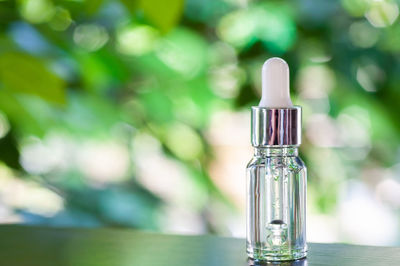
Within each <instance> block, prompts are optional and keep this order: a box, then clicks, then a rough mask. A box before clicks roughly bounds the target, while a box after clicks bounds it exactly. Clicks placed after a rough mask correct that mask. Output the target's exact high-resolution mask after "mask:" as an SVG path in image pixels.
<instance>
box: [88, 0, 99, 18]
mask: <svg viewBox="0 0 400 266" xmlns="http://www.w3.org/2000/svg"><path fill="white" fill-rule="evenodd" d="M102 4H103V0H86V1H85V8H86V12H87V13H88V14H89V15H93V14H95V13H96V12H97V11H98V10H99V8H100V7H101V5H102Z"/></svg>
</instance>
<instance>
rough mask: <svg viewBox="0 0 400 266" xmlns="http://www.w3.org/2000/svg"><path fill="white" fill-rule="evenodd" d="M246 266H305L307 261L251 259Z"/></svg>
mask: <svg viewBox="0 0 400 266" xmlns="http://www.w3.org/2000/svg"><path fill="white" fill-rule="evenodd" d="M247 263H248V266H307V265H308V263H307V259H306V258H304V259H301V260H295V261H254V260H252V259H248V260H247Z"/></svg>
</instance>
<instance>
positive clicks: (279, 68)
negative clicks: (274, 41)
mask: <svg viewBox="0 0 400 266" xmlns="http://www.w3.org/2000/svg"><path fill="white" fill-rule="evenodd" d="M261 76H262V96H261V101H260V104H259V106H260V107H268V108H289V107H293V104H292V101H291V100H290V89H289V66H288V64H287V63H286V62H285V60H283V59H282V58H279V57H273V58H270V59H268V60H267V61H265V63H264V65H263V67H262V73H261Z"/></svg>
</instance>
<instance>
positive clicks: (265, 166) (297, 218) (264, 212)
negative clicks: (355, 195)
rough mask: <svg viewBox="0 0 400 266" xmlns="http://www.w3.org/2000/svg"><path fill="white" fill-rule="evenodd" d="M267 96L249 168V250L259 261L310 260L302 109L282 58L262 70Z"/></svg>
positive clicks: (256, 120)
mask: <svg viewBox="0 0 400 266" xmlns="http://www.w3.org/2000/svg"><path fill="white" fill-rule="evenodd" d="M262 83H263V84H262V98H261V101H260V104H259V106H253V107H252V109H251V131H252V132H251V143H252V146H253V147H254V157H253V158H252V160H251V161H250V162H249V164H248V166H247V254H248V256H249V257H250V258H252V259H254V260H257V261H283V260H296V259H300V258H304V257H306V255H307V244H306V190H307V170H306V166H305V165H304V163H303V161H302V160H301V159H300V157H299V156H298V147H299V145H300V144H301V107H299V106H293V104H292V102H291V99H290V93H289V67H288V65H287V63H286V62H285V61H284V60H283V59H280V58H276V57H275V58H271V59H269V60H267V61H266V62H265V63H264V65H263V68H262Z"/></svg>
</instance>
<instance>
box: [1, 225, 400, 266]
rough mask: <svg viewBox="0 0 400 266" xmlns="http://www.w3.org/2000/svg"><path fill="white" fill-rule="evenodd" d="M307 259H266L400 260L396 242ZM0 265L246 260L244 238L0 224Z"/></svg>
mask: <svg viewBox="0 0 400 266" xmlns="http://www.w3.org/2000/svg"><path fill="white" fill-rule="evenodd" d="M309 247H310V252H309V256H308V258H307V260H301V261H296V262H293V263H281V264H268V265H357V266H364V265H385V266H388V265H400V248H398V247H368V246H353V245H343V244H313V243H311V244H309ZM0 265H5V266H19V265H40V266H46V265H52V266H58V265H73V266H81V265H82V266H83V265H96V266H103V265H104V266H105V265H110V266H111V265H113V266H122V265H123V266H125V265H140V266H146V265H154V266H156V265H171V266H180V265H185V266H197V265H207V266H212V265H216V266H217V265H218V266H225V265H226V266H228V265H229V266H246V265H253V264H252V262H250V261H247V258H246V253H245V241H244V240H243V239H235V238H224V237H217V236H208V235H206V236H178V235H164V234H157V233H148V232H141V231H135V230H128V229H77V228H43V227H30V226H16V225H3V226H0Z"/></svg>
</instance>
